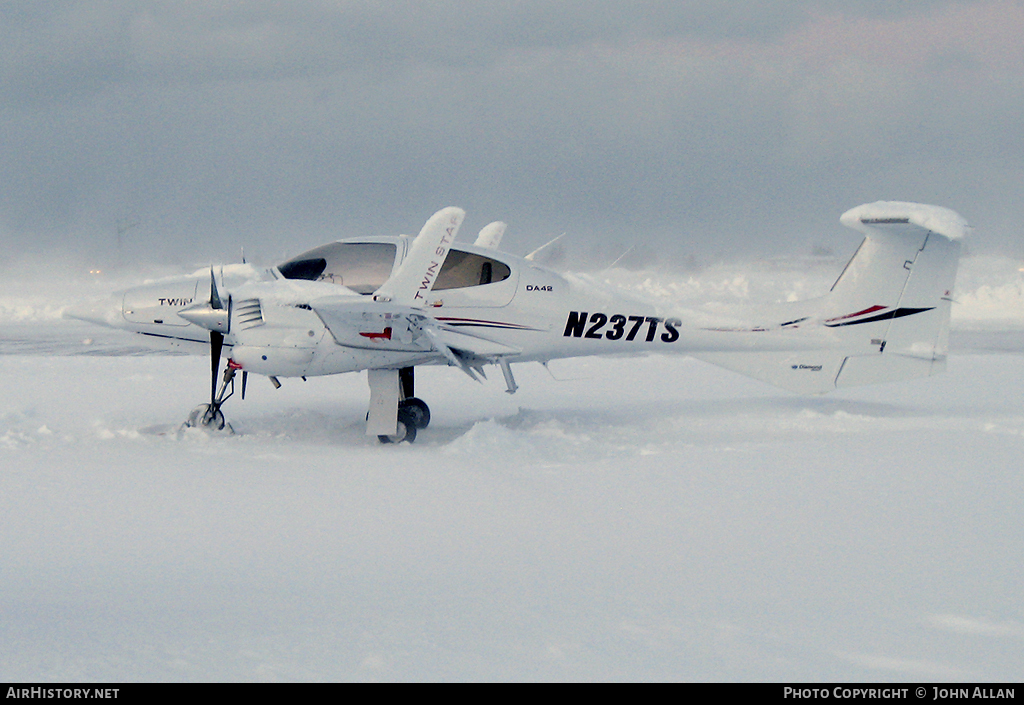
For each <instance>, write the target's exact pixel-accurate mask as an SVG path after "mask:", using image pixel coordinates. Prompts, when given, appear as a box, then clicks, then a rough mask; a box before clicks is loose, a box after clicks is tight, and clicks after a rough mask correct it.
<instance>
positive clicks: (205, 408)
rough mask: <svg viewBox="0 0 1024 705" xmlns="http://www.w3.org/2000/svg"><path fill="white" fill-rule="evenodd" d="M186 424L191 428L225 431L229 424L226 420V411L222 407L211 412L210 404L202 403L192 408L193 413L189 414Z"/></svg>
mask: <svg viewBox="0 0 1024 705" xmlns="http://www.w3.org/2000/svg"><path fill="white" fill-rule="evenodd" d="M185 425H186V426H188V427H189V428H203V429H207V430H210V431H223V430H224V427H225V426H226V425H227V424H226V423H225V421H224V412H222V411H221V410H220V409H217V410H216V411H214V412H213V413H210V405H209V404H200V405H199V406H197V407H196V408H194V409H192V413H190V414H189V415H188V421H186V422H185Z"/></svg>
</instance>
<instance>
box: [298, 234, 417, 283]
mask: <svg viewBox="0 0 1024 705" xmlns="http://www.w3.org/2000/svg"><path fill="white" fill-rule="evenodd" d="M396 250H397V248H396V247H395V245H394V244H392V243H387V242H334V243H331V244H330V245H322V246H320V247H317V248H315V249H312V250H310V251H309V252H304V253H303V254H301V255H299V256H298V257H296V258H294V259H291V260H289V261H287V262H285V263H284V264H282V265H281V266H280V267H278V270H279V271H280V272H281V276H283V277H284V278H285V279H305V280H306V281H325V282H330V283H332V284H340V285H342V286H345V287H348V288H349V289H351V290H352V291H354V292H356V293H358V294H372V293H373V292H375V291H377V289H379V288H380V285H381V284H383V283H384V282H386V281H387V280H388V277H390V276H391V270H392V269H393V268H394V266H395V252H396Z"/></svg>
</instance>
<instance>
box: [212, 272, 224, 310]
mask: <svg viewBox="0 0 1024 705" xmlns="http://www.w3.org/2000/svg"><path fill="white" fill-rule="evenodd" d="M210 308H214V309H217V310H220V309H222V308H224V302H223V301H221V299H220V292H219V291H217V278H216V277H215V276H213V267H210Z"/></svg>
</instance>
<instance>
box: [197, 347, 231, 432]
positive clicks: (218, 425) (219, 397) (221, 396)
mask: <svg viewBox="0 0 1024 705" xmlns="http://www.w3.org/2000/svg"><path fill="white" fill-rule="evenodd" d="M240 369H241V365H239V364H237V363H236V362H235V361H234V360H228V364H227V367H225V368H224V376H223V378H222V379H221V383H220V388H219V389H218V388H217V386H216V380H217V377H216V373H214V378H213V379H214V387H213V390H214V392H213V394H212V395H211V397H210V403H209V404H200V405H199V406H197V407H196V408H194V409H192V411H191V413H189V415H188V420H187V421H185V427H186V428H201V429H204V430H207V431H224V430H227V431H228V432H229V433H234V429H233V428H231V424H229V423H228V422H227V421H225V420H224V412H223V411H221V409H220V408H221V406H223V404H224V402H226V401H227V400H228V399H230V398H231V397H232V395H234V393H235V374H236V373H237V372H238V370H240ZM245 377H246V375H245V372H243V373H242V397H243V398H244V397H245V381H246V380H245Z"/></svg>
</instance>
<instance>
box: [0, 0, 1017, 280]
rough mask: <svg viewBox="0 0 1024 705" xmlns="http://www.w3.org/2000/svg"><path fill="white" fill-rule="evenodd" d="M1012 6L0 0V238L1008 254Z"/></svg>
mask: <svg viewBox="0 0 1024 705" xmlns="http://www.w3.org/2000/svg"><path fill="white" fill-rule="evenodd" d="M1022 36H1024V4H1022V3H1020V2H1004V1H998V0H997V1H988V0H979V1H978V2H967V1H961V2H939V1H929V2H901V3H892V2H880V1H879V2H875V1H869V0H865V1H862V2H856V1H852V0H851V1H843V2H826V1H819V2H813V1H811V2H796V1H794V2H786V3H778V2H757V1H740V0H737V1H734V2H730V3H708V2H703V1H701V2H687V1H682V0H669V1H667V2H658V1H655V0H651V1H647V2H629V3H626V2H600V1H595V0H579V1H568V0H566V1H557V0H544V1H534V0H520V1H518V2H509V1H506V2H486V1H481V0H474V1H472V2H458V1H434V2H427V1H424V0H415V1H408V2H406V1H396V0H388V1H387V2H380V1H379V0H378V1H375V2H361V1H352V2H346V1H336V2H331V1H329V0H292V1H291V2H288V3H280V2H277V1H274V2H260V1H251V2H212V1H208V0H207V1H203V2H183V1H180V0H168V1H166V2H157V1H153V0H131V1H130V2H129V1H127V0H124V1H121V0H111V1H110V2H100V1H97V0H89V1H87V2H70V1H67V0H61V1H54V2H50V1H45V0H34V1H33V2H31V3H28V2H0V127H2V129H0V155H2V159H0V179H2V181H0V238H2V241H3V244H4V250H5V251H6V252H8V253H9V255H16V254H17V253H19V252H24V251H37V252H39V251H43V252H50V251H55V250H58V251H63V250H69V251H75V252H82V251H89V250H93V249H95V250H96V251H98V252H101V253H104V252H105V253H109V252H110V251H111V250H112V248H113V247H114V243H115V242H116V232H117V228H118V225H119V224H122V225H124V224H128V223H138V225H137V226H135V227H134V228H132V229H131V230H130V231H128V233H127V234H126V235H125V237H124V240H125V248H126V249H128V250H130V251H131V252H132V254H133V256H135V257H139V258H144V259H154V260H158V259H161V258H171V259H174V260H175V261H180V262H182V263H186V262H202V261H206V260H208V259H210V258H214V259H226V258H233V257H236V256H237V251H238V247H239V246H240V245H244V246H245V247H246V251H247V252H248V253H252V255H251V256H252V257H253V258H256V259H263V260H266V261H271V262H272V261H274V260H275V259H277V258H278V257H279V256H284V255H291V254H295V253H297V252H299V251H301V250H303V249H306V248H308V247H312V246H314V245H317V244H319V243H321V242H323V241H325V240H329V239H334V238H338V237H347V236H353V235H362V234H371V233H373V234H392V233H396V232H409V233H414V232H416V230H417V229H418V228H419V227H420V226H421V225H422V223H423V222H424V221H425V220H426V218H427V217H428V216H429V215H430V214H431V213H433V212H434V211H435V210H437V209H439V208H441V207H443V206H447V205H458V206H461V207H463V208H465V209H467V211H469V218H468V219H467V223H466V226H465V227H466V229H467V230H469V231H470V232H468V233H465V234H463V235H462V237H461V238H460V239H463V240H472V237H473V234H474V233H475V232H476V230H477V229H479V228H480V227H482V226H483V225H484V224H486V223H487V222H488V221H490V220H496V219H502V220H506V221H507V222H508V223H509V224H510V229H509V232H508V235H507V236H506V241H505V245H507V247H508V249H509V250H511V251H516V252H519V253H522V252H524V251H526V250H528V249H530V248H531V247H535V246H537V245H539V244H541V243H543V242H544V241H545V240H546V239H547V238H548V237H549V236H550V235H551V234H558V233H560V232H562V231H567V232H568V233H569V234H570V239H572V240H573V241H574V242H575V243H576V247H578V248H580V249H581V250H587V249H589V250H590V251H591V252H594V251H598V252H604V251H607V252H608V253H615V252H616V251H619V250H621V249H622V248H624V247H628V246H629V245H631V244H636V245H637V247H638V252H639V254H638V256H640V257H652V256H655V255H656V254H657V253H658V252H659V251H660V249H661V248H662V247H664V248H666V249H667V250H668V253H669V256H670V257H671V258H673V259H676V260H679V261H683V260H684V259H685V258H686V257H687V256H696V257H697V258H698V259H708V258H716V257H745V256H748V255H751V254H753V255H755V256H760V255H769V256H770V255H774V254H787V253H794V252H795V253H800V252H802V251H805V250H808V249H809V248H810V247H811V246H812V245H814V244H824V245H832V244H836V245H838V246H840V248H842V247H847V246H849V249H852V248H853V247H854V246H855V245H856V237H855V236H853V235H844V234H843V232H844V231H843V229H842V228H841V226H839V224H838V217H839V215H840V213H842V211H844V210H846V209H847V208H850V207H852V206H855V205H858V204H860V203H863V202H866V201H872V200H877V199H894V200H915V201H922V202H928V203H936V204H939V205H944V206H948V207H951V208H954V209H956V210H957V211H959V212H961V213H962V214H963V215H965V216H966V217H967V218H968V220H970V221H971V222H972V224H974V225H975V226H976V228H977V231H976V233H975V238H974V242H973V243H972V245H971V247H972V249H973V250H974V251H976V252H984V251H999V252H1004V253H1007V254H1011V255H1013V256H1024V237H1022V235H1024V226H1022V225H1021V220H1020V218H1021V206H1022V203H1024V198H1022V196H1024V136H1022V129H1024V122H1022V119H1021V116H1022V115H1024V42H1022V41H1021V39H1020V38H1021V37H1022Z"/></svg>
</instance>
